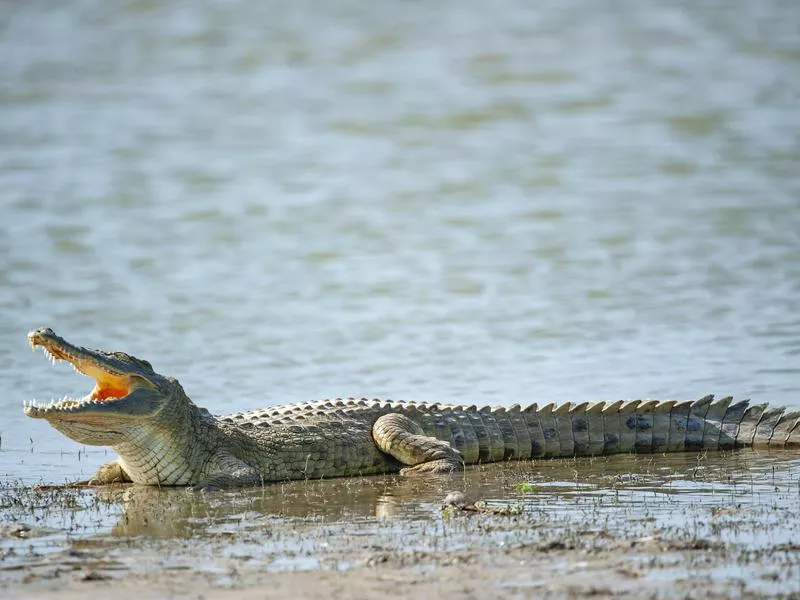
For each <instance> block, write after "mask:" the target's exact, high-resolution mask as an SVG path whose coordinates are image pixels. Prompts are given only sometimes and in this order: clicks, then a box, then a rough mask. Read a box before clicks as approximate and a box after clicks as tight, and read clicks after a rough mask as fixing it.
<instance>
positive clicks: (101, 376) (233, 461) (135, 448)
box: [24, 328, 800, 489]
mask: <svg viewBox="0 0 800 600" xmlns="http://www.w3.org/2000/svg"><path fill="white" fill-rule="evenodd" d="M28 341H29V343H30V344H31V346H32V347H33V348H34V349H36V348H42V349H43V350H44V352H45V354H46V355H47V356H48V357H50V358H51V359H52V360H53V361H54V362H55V361H59V360H63V361H67V362H69V363H71V364H72V365H73V367H75V369H76V370H77V371H78V372H80V373H83V374H84V375H87V376H89V377H91V378H92V379H93V380H94V381H95V385H94V388H93V389H92V390H91V391H90V392H89V393H88V394H86V395H85V396H81V397H75V398H73V397H65V398H64V399H62V400H59V401H53V402H50V403H48V404H38V403H36V402H27V403H26V404H25V406H24V410H25V414H26V415H28V416H29V417H32V418H36V419H46V420H47V421H48V422H49V423H50V424H51V425H52V426H53V427H54V428H56V429H57V430H58V431H60V432H61V433H63V434H64V435H66V436H67V437H69V438H71V439H73V440H75V441H77V442H79V443H82V444H89V445H95V446H111V447H113V448H114V450H115V451H116V452H117V454H118V455H119V458H118V459H116V460H114V461H112V462H109V463H107V464H105V465H103V466H102V467H100V469H99V470H98V471H97V473H96V474H95V475H94V477H93V478H92V479H90V480H88V481H87V482H81V483H85V484H92V485H99V484H106V483H114V482H135V483H140V484H148V485H191V486H195V488H196V489H211V488H216V487H226V486H240V485H257V484H262V483H264V482H269V481H284V480H289V479H306V478H320V477H342V476H350V475H366V474H374V473H390V472H397V471H399V472H400V473H403V474H407V475H413V474H425V473H449V472H453V471H460V470H461V469H462V468H463V466H464V464H468V465H469V464H476V463H485V462H495V461H502V460H512V459H530V458H551V457H572V456H586V455H606V454H617V453H628V452H680V451H697V450H701V449H709V450H717V449H732V448H737V447H741V446H753V445H769V446H786V445H796V444H800V427H798V423H799V422H800V412H798V411H787V410H786V409H785V408H782V407H776V408H772V407H769V406H767V405H766V404H756V405H750V403H749V401H748V400H743V401H740V402H736V403H734V402H733V399H732V398H730V397H727V398H723V399H721V400H717V401H714V397H713V396H705V397H703V398H701V399H699V400H696V401H685V402H678V401H675V400H667V401H656V400H646V401H640V400H632V401H622V400H619V401H615V402H597V403H593V404H589V403H586V402H584V403H581V404H572V403H566V404H563V405H561V406H554V405H553V404H547V405H545V406H542V407H539V406H538V405H537V404H533V405H531V406H528V407H527V408H524V409H523V408H521V407H520V406H519V405H518V404H515V405H513V406H511V407H507V408H506V407H488V406H486V407H483V408H480V409H479V408H477V407H476V406H474V405H473V406H462V405H445V404H437V403H433V404H431V403H425V402H404V401H397V400H369V399H366V398H362V399H360V400H358V399H353V398H350V399H345V400H343V399H339V398H337V399H336V400H322V401H316V402H305V403H300V404H292V405H285V406H272V407H269V408H264V409H260V410H253V411H247V412H238V413H234V414H230V415H224V416H214V415H212V414H211V413H210V412H208V411H207V410H206V409H204V408H200V407H198V406H196V405H195V404H194V403H193V402H192V401H191V400H190V399H189V397H188V396H187V395H186V393H185V392H184V390H183V388H182V387H181V385H180V383H179V382H178V381H177V380H176V379H174V378H172V377H165V376H163V375H160V374H158V373H156V372H155V371H154V370H153V367H152V366H151V365H150V363H149V362H147V361H145V360H140V359H138V358H135V357H133V356H130V355H129V354H125V353H123V352H106V351H103V350H91V349H88V348H84V347H81V346H75V345H73V344H71V343H69V342H67V341H66V340H65V339H63V338H61V337H59V336H58V335H56V334H55V332H53V331H52V330H51V329H47V328H43V329H36V330H34V331H31V332H30V333H29V334H28Z"/></svg>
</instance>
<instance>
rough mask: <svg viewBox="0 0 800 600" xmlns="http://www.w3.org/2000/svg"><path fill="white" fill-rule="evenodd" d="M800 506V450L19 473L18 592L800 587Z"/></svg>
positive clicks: (9, 584)
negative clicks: (196, 489) (345, 466)
mask: <svg viewBox="0 0 800 600" xmlns="http://www.w3.org/2000/svg"><path fill="white" fill-rule="evenodd" d="M446 497H447V498H448V500H447V502H445V498H446ZM798 511H800V458H798V457H797V455H796V453H795V452H789V451H781V452H776V451H771V452H766V451H754V450H742V451H736V452H730V453H728V452H724V453H723V452H720V453H707V454H701V455H694V454H689V453H686V454H674V455H650V456H648V455H640V456H627V455H626V456H617V457H608V458H596V459H588V458H582V459H573V460H554V461H535V462H532V461H526V462H511V463H505V464H495V465H484V466H478V467H472V468H468V469H467V471H466V472H465V473H463V474H459V475H454V476H440V477H426V478H413V479H412V478H404V477H400V476H370V477H352V478H344V479H330V480H321V481H295V482H288V483H284V484H274V485H268V486H266V487H263V488H258V489H243V490H231V491H222V492H214V493H209V494H198V493H189V492H187V491H185V490H184V489H158V488H151V487H142V486H135V485H126V486H110V487H104V488H92V489H33V488H31V487H30V486H23V485H20V484H16V483H14V482H6V483H5V484H3V486H2V487H0V594H2V595H4V596H5V597H15V598H16V597H21V598H25V597H30V598H34V597H42V598H45V597H56V596H58V597H59V598H64V597H70V594H75V595H76V597H78V596H79V595H82V594H85V593H87V592H88V593H98V594H104V595H105V594H108V593H110V592H111V591H112V590H113V593H114V595H115V597H117V598H128V597H130V598H133V597H141V596H142V595H143V594H155V595H162V596H164V597H181V598H183V597H186V598H190V597H191V598H197V597H204V598H217V597H219V598H225V597H228V596H229V595H230V596H231V597H233V596H234V595H235V596H236V597H237V598H250V597H252V598H263V597H281V596H289V595H292V596H295V597H309V598H310V597H318V596H319V595H320V594H321V593H324V594H325V595H326V596H328V597H332V598H338V597H341V598H352V597H356V598H357V597H365V598H366V597H375V596H378V595H380V596H386V597H390V598H406V597H420V596H428V597H432V598H438V597H445V596H446V597H448V598H470V597H476V598H477V597H510V598H514V597H520V598H525V597H532V596H536V597H571V596H581V595H587V596H588V595H591V596H598V597H618V596H623V595H624V596H626V597H634V598H636V597H656V598H660V597H664V598H670V597H676V598H679V597H685V596H687V595H690V596H696V595H699V594H702V595H705V596H707V597H791V596H795V597H800V596H798V594H800V518H798V514H799V513H798Z"/></svg>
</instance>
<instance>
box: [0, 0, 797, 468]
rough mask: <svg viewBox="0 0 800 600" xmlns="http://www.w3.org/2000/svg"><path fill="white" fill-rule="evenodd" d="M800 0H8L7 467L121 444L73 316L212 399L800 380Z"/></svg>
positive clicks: (682, 391) (777, 394)
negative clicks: (48, 415) (55, 400)
mask: <svg viewBox="0 0 800 600" xmlns="http://www.w3.org/2000/svg"><path fill="white" fill-rule="evenodd" d="M6 9H7V10H6ZM799 10H800V9H798V5H797V3H795V2H780V1H778V0H772V1H766V2H759V3H752V2H743V1H742V2H726V3H723V4H719V3H700V4H699V5H698V3H694V2H672V3H667V5H665V3H663V2H655V1H644V2H642V1H637V2H626V3H595V2H584V1H582V0H573V1H571V2H567V3H564V2H561V1H559V2H539V3H536V5H535V6H534V5H531V4H529V3H526V2H521V1H519V0H504V1H503V2H501V3H500V4H499V5H498V4H496V3H495V4H492V5H491V6H490V5H489V4H485V3H479V2H471V3H466V4H465V3H463V2H450V3H441V2H428V1H423V2H416V3H413V4H408V3H403V4H402V5H399V4H397V5H394V4H365V3H359V2H328V3H324V4H323V5H314V7H313V8H312V7H311V5H307V4H304V3H292V4H291V7H289V6H284V5H283V4H280V3H269V2H268V3H255V4H254V3H247V2H228V3H225V4H224V5H220V4H218V3H215V2H178V1H174V2H166V3H152V2H148V1H146V0H145V1H141V0H139V1H132V2H126V3H98V2H91V1H89V0H78V1H76V2H71V3H69V4H67V5H64V6H60V7H51V6H49V5H44V4H42V3H36V2H26V3H6V8H5V9H3V11H2V17H0V19H1V20H2V25H1V26H0V54H2V56H3V60H2V61H0V114H2V118H0V189H1V190H2V195H1V196H0V203H2V219H0V258H1V259H2V260H0V314H2V318H0V392H1V393H0V435H2V440H0V476H3V477H5V478H6V479H7V480H8V481H17V480H21V481H25V482H29V483H30V482H34V481H40V480H43V481H46V482H55V481H63V480H64V479H73V478H75V477H79V476H85V475H87V474H89V473H91V472H93V470H94V468H95V467H96V466H97V464H98V463H100V462H102V461H104V460H107V453H106V452H105V451H104V450H99V451H98V450H97V449H86V448H82V449H79V448H78V447H77V446H76V445H75V444H73V443H71V442H69V441H68V440H65V439H63V438H62V437H61V436H60V435H58V434H57V433H56V432H54V431H52V430H50V429H49V428H48V427H47V425H46V424H44V423H41V422H33V421H30V420H27V419H25V418H24V417H23V415H22V411H21V405H22V402H23V400H26V399H30V398H38V399H40V400H41V399H49V398H51V397H59V398H60V397H61V396H62V395H64V394H65V393H68V394H76V393H81V392H83V391H84V390H87V391H88V389H89V387H90V384H89V383H88V382H87V381H85V380H83V379H81V378H79V377H78V376H76V375H75V374H74V373H72V371H71V370H70V369H69V368H67V367H64V368H57V369H55V370H53V369H51V368H50V367H49V365H47V364H46V363H45V362H44V361H43V360H42V359H41V356H35V355H32V354H31V353H30V352H27V351H26V346H25V333H26V331H27V330H29V329H31V328H34V327H39V326H45V325H47V326H51V327H53V328H54V329H55V330H56V331H57V332H58V333H60V334H61V335H63V336H65V337H67V339H70V340H74V341H75V342H76V343H79V344H84V345H88V346H93V347H102V348H105V349H109V350H124V351H128V352H131V353H133V354H135V355H137V356H139V357H141V358H146V359H147V360H150V361H151V362H152V363H153V364H154V366H155V367H156V369H157V370H158V371H160V372H161V373H164V374H169V375H173V376H176V377H178V378H179V379H180V380H181V381H182V383H183V384H184V386H185V387H186V389H187V391H188V392H189V394H190V395H191V396H192V397H193V398H194V399H195V400H196V401H197V402H198V403H200V404H202V405H205V406H207V407H209V408H211V409H212V410H213V411H215V412H228V411H234V410H239V409H243V408H249V407H258V406H263V405H266V404H275V403H281V402H289V401H299V400H307V399H313V398H323V397H336V396H342V395H344V396H349V395H354V396H362V395H365V396H370V397H372V396H378V397H382V396H384V397H401V398H415V399H427V400H436V401H444V402H447V401H457V402H469V403H472V402H475V403H479V404H485V403H492V404H495V403H496V404H511V403H513V402H522V403H525V402H532V401H540V402H541V401H551V400H555V401H566V400H581V401H582V400H589V399H605V398H619V397H623V398H637V397H658V398H675V397H677V398H693V397H700V396H702V395H705V394H707V393H718V394H733V395H736V396H744V397H746V396H752V397H753V398H754V399H757V400H758V401H769V402H773V403H778V404H789V405H793V406H798V405H800V393H799V392H800V318H799V317H798V315H800V200H798V198H800V195H799V193H800V170H799V169H798V168H797V165H798V164H800V160H799V159H800V143H799V140H800V117H798V112H797V101H798V98H799V97H800V77H798V76H797V75H798V65H800V39H799V38H798V36H797V23H798V19H799V18H800V14H799V13H798V11H799ZM109 456H110V454H109Z"/></svg>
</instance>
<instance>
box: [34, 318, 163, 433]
mask: <svg viewBox="0 0 800 600" xmlns="http://www.w3.org/2000/svg"><path fill="white" fill-rule="evenodd" d="M28 342H29V344H30V345H31V348H33V349H34V350H35V349H36V348H37V347H39V348H42V350H43V351H44V353H45V355H46V356H47V357H48V358H50V360H51V361H52V362H53V364H55V363H56V361H59V360H63V361H66V362H69V363H70V364H71V365H72V366H73V368H74V369H75V370H76V371H77V372H79V373H82V374H84V375H87V376H89V377H91V378H92V379H94V381H95V386H94V388H93V389H92V390H91V391H90V392H89V393H88V394H86V395H85V396H82V397H70V396H65V397H64V398H62V399H61V400H57V401H56V400H53V401H51V402H49V403H44V404H39V403H37V402H35V401H30V402H26V403H25V406H24V411H25V414H26V415H28V416H29V417H33V418H38V419H48V420H52V419H58V420H65V419H66V420H71V419H76V420H77V419H80V420H87V417H90V416H95V417H111V416H112V415H113V417H117V418H118V417H124V416H125V415H126V414H128V413H129V412H130V411H129V410H125V408H126V406H125V405H127V404H129V402H125V400H126V399H132V398H131V396H132V394H133V392H135V391H137V390H140V391H142V392H144V391H150V392H154V391H157V388H158V380H159V379H161V378H160V376H158V375H157V374H155V373H154V372H153V371H152V368H151V367H150V365H149V363H146V362H145V361H140V360H138V359H136V358H134V357H132V356H129V355H126V354H123V353H107V352H102V351H99V350H90V349H87V348H82V347H78V346H74V345H72V344H70V343H69V342H67V341H66V340H64V339H63V338H61V337H59V336H58V335H56V334H55V332H53V330H51V329H47V328H44V329H36V330H34V331H31V332H30V333H28ZM140 395H141V394H140ZM147 395H148V396H152V394H147ZM150 399H151V400H152V398H150ZM141 408H144V407H139V410H135V411H133V412H134V413H138V415H139V416H141V412H142V411H141Z"/></svg>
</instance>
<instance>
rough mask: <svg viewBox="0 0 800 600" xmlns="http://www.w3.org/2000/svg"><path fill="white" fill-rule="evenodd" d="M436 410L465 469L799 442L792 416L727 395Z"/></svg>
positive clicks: (797, 415)
mask: <svg viewBox="0 0 800 600" xmlns="http://www.w3.org/2000/svg"><path fill="white" fill-rule="evenodd" d="M438 408H439V410H440V411H441V412H439V413H438V416H440V417H445V418H444V421H446V422H448V424H449V425H450V427H449V428H447V427H445V429H450V431H451V433H452V435H451V437H450V440H448V441H450V442H451V443H452V444H453V445H454V446H455V447H456V448H457V449H458V450H459V451H460V452H461V453H462V455H463V457H464V461H465V462H466V463H467V464H471V463H477V462H492V461H497V460H504V459H505V460H508V459H526V458H540V457H541V458H546V457H571V456H589V455H597V456H599V455H606V454H618V453H627V452H643V453H653V452H659V453H660V452H681V451H697V450H701V449H709V450H718V449H720V450H724V449H732V448H737V447H741V446H756V445H761V446H765V445H768V446H787V445H800V411H797V410H793V411H787V410H786V408H784V407H778V408H772V407H768V406H767V405H766V404H756V405H753V406H751V405H750V401H749V400H742V401H740V402H736V403H734V402H733V398H731V397H727V398H722V399H721V400H717V401H716V402H715V401H714V396H705V397H703V398H701V399H699V400H696V401H687V402H678V401H675V400H667V401H657V400H633V401H621V400H620V401H617V402H598V403H595V404H589V403H582V404H571V403H567V404H564V405H561V406H555V405H553V404H548V405H546V406H543V407H541V408H540V407H538V405H536V404H533V405H531V406H529V407H527V408H524V409H523V408H521V407H520V406H519V405H514V406H512V407H510V408H502V407H495V408H490V407H484V408H482V409H477V408H475V407H469V408H465V407H461V406H459V407H444V406H439V407H438ZM446 408H450V409H451V410H453V409H455V410H453V412H450V411H447V410H446ZM442 409H445V410H442ZM434 412H438V411H434ZM448 412H450V415H451V416H450V417H449V418H448V417H447V416H446V413H448ZM430 416H433V415H430ZM454 417H455V418H454ZM437 420H438V419H437ZM439 423H440V424H443V423H442V421H439ZM441 432H442V428H441V426H440V427H439V433H438V434H436V433H431V435H438V436H441Z"/></svg>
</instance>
